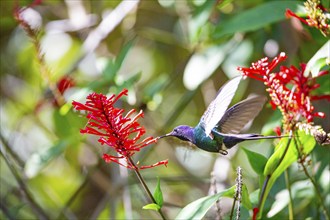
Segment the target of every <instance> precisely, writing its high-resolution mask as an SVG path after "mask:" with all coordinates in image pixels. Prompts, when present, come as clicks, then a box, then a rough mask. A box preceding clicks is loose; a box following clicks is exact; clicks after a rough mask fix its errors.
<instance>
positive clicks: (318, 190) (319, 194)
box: [294, 139, 330, 220]
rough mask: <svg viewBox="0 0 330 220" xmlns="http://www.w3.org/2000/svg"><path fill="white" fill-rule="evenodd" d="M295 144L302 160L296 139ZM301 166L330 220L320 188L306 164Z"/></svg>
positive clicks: (326, 216) (325, 214)
mask: <svg viewBox="0 0 330 220" xmlns="http://www.w3.org/2000/svg"><path fill="white" fill-rule="evenodd" d="M294 143H295V146H296V149H297V151H298V156H299V159H301V160H302V155H301V152H300V150H299V147H298V143H297V140H296V139H294ZM302 161H303V160H302ZM300 164H301V166H302V168H303V171H304V173H305V175H306V176H307V178H308V179H309V180H310V181H311V182H312V184H313V187H314V189H315V193H316V196H317V198H318V200H319V202H320V205H321V208H322V210H323V214H324V216H325V219H327V220H329V219H330V217H329V216H330V215H329V211H328V209H327V208H326V206H325V204H324V202H323V201H324V200H323V198H322V195H321V192H320V189H319V187H318V186H317V183H316V182H315V180H314V179H313V177H311V175H310V174H309V173H308V170H307V168H306V166H305V164H304V163H303V162H301V163H300Z"/></svg>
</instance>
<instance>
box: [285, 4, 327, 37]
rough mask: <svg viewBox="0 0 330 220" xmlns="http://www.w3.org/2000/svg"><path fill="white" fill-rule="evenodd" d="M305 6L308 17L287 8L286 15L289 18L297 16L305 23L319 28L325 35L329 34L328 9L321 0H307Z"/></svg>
mask: <svg viewBox="0 0 330 220" xmlns="http://www.w3.org/2000/svg"><path fill="white" fill-rule="evenodd" d="M304 6H305V10H306V12H307V18H302V17H300V16H298V15H297V14H295V13H294V12H293V11H291V10H290V9H286V12H285V15H286V16H287V17H288V18H290V17H295V18H297V19H299V20H300V21H301V22H303V23H304V24H306V25H308V26H310V27H315V28H317V29H319V30H320V31H321V33H322V34H323V35H324V36H329V35H330V24H329V23H330V19H329V13H328V11H327V9H326V8H325V7H324V6H323V5H322V4H321V3H320V1H319V0H307V1H306V2H305V3H304Z"/></svg>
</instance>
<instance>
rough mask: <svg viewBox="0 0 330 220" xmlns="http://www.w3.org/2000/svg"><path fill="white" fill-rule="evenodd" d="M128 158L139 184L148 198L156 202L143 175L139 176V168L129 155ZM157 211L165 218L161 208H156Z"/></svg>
mask: <svg viewBox="0 0 330 220" xmlns="http://www.w3.org/2000/svg"><path fill="white" fill-rule="evenodd" d="M128 160H129V162H130V163H131V164H132V165H133V167H134V172H135V174H136V176H137V177H138V179H139V181H140V183H141V185H142V186H143V188H144V190H145V191H146V193H147V195H148V197H149V198H150V200H151V201H152V202H153V203H155V204H157V202H156V200H155V198H154V197H153V195H152V194H151V192H150V190H149V188H148V186H147V184H146V183H145V181H144V179H143V177H142V176H141V174H140V172H139V168H138V167H137V166H136V165H135V163H134V161H133V160H132V158H131V157H128ZM158 213H159V214H160V216H161V217H162V219H163V220H166V218H165V215H164V214H163V212H162V210H161V208H160V209H159V210H158Z"/></svg>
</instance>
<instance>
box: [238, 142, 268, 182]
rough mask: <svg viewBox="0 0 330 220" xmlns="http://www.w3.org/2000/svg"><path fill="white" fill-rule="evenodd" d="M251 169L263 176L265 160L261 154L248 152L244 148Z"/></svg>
mask: <svg viewBox="0 0 330 220" xmlns="http://www.w3.org/2000/svg"><path fill="white" fill-rule="evenodd" d="M243 150H244V152H245V154H246V156H247V157H248V160H249V162H250V165H251V167H252V169H253V170H254V171H255V172H256V173H257V174H259V175H263V172H264V168H265V165H266V163H267V158H266V157H264V156H263V155H261V154H258V153H256V152H253V151H250V150H248V149H246V148H243Z"/></svg>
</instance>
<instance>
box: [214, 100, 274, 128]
mask: <svg viewBox="0 0 330 220" xmlns="http://www.w3.org/2000/svg"><path fill="white" fill-rule="evenodd" d="M266 100H267V99H266V97H264V96H255V97H252V98H247V99H245V100H243V101H241V102H239V103H237V104H236V105H233V106H232V107H230V108H229V109H228V110H227V111H226V113H225V114H224V116H223V117H222V118H221V120H220V121H219V123H218V124H217V126H216V127H217V128H216V129H217V130H218V131H219V132H221V133H224V134H238V133H239V132H240V131H241V130H242V128H243V127H244V126H245V125H246V124H247V123H248V122H249V121H251V120H253V119H254V118H255V117H256V116H257V115H258V114H259V112H260V111H261V109H262V107H263V105H264V104H265V102H266Z"/></svg>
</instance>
